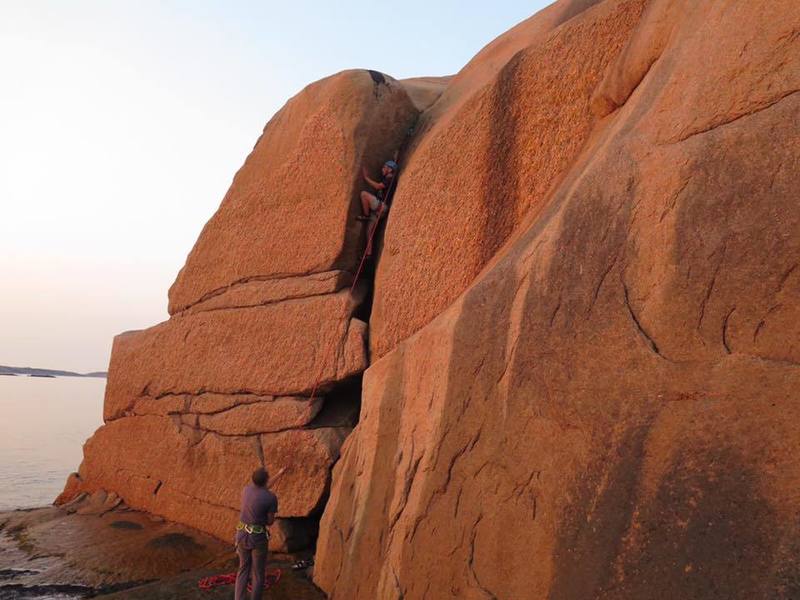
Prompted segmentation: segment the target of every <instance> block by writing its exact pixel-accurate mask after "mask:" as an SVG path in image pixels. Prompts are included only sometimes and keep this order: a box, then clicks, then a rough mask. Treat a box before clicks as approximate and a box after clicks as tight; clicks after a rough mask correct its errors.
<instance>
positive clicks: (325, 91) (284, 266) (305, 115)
mask: <svg viewBox="0 0 800 600" xmlns="http://www.w3.org/2000/svg"><path fill="white" fill-rule="evenodd" d="M416 118H417V109H416V108H415V107H414V105H413V103H412V102H411V100H410V98H409V97H408V94H407V92H406V90H405V88H404V86H403V85H401V84H400V83H398V82H397V81H395V80H394V79H392V78H390V77H388V76H386V75H383V74H381V73H377V72H375V71H363V70H356V71H345V72H343V73H339V74H338V75H334V76H332V77H328V78H326V79H323V80H321V81H318V82H316V83H313V84H311V85H309V86H308V87H306V88H305V89H304V90H303V91H302V92H300V93H299V94H298V95H297V96H295V97H294V98H292V99H291V100H289V102H287V103H286V106H284V107H283V108H282V109H281V110H280V111H278V113H276V114H275V116H274V117H273V118H272V119H271V120H270V122H269V123H267V126H266V127H265V128H264V133H263V134H262V136H261V138H260V139H259V140H258V143H257V144H256V146H255V148H253V152H252V153H251V154H250V156H249V157H248V158H247V160H246V161H245V163H244V165H243V166H242V168H241V169H240V170H239V172H238V173H237V174H236V177H234V179H233V184H232V185H231V188H230V190H229V191H228V193H227V194H226V196H225V199H224V200H223V201H222V204H221V206H220V207H219V210H218V211H217V212H216V214H215V215H214V216H213V217H212V218H211V220H210V221H209V222H208V223H207V224H206V226H205V227H204V228H203V232H202V233H201V234H200V237H199V238H198V240H197V242H196V243H195V246H194V248H193V249H192V251H191V253H190V254H189V257H188V258H187V259H186V265H185V266H184V267H183V269H181V272H180V273H179V274H178V278H177V279H176V280H175V283H174V284H173V285H172V287H171V288H170V291H169V312H170V314H174V313H176V312H180V311H182V310H185V309H186V308H188V307H191V306H192V305H194V304H195V303H197V302H200V301H202V300H204V299H207V298H209V297H212V296H216V295H219V294H221V293H223V292H235V291H236V288H237V286H239V285H241V284H243V283H247V282H249V281H253V280H266V281H269V280H273V279H282V278H286V277H289V276H298V275H310V274H316V273H321V272H324V271H333V270H336V269H352V264H353V262H355V261H356V260H357V255H358V254H360V250H361V246H360V235H359V234H360V232H361V229H362V225H361V224H360V223H357V222H355V221H354V219H353V217H355V215H357V214H358V212H357V210H359V209H358V207H357V205H356V202H355V200H356V197H357V194H358V191H359V190H361V189H362V180H361V166H362V164H366V165H367V166H368V167H370V168H376V167H377V166H378V165H380V164H382V162H383V161H384V160H385V159H386V157H387V156H392V155H393V154H394V152H395V151H397V150H398V149H399V147H400V145H401V144H402V142H403V141H404V139H405V137H406V134H407V132H408V129H409V128H410V127H411V126H413V124H414V122H415V121H416Z"/></svg>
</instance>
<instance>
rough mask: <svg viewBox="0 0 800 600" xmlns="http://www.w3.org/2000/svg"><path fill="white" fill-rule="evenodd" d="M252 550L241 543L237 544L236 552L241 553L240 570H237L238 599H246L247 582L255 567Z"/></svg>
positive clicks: (236, 594) (236, 595) (235, 594)
mask: <svg viewBox="0 0 800 600" xmlns="http://www.w3.org/2000/svg"><path fill="white" fill-rule="evenodd" d="M251 552H252V551H251V550H248V549H246V548H242V546H241V545H237V546H236V554H238V555H239V570H238V571H237V572H236V591H235V592H234V596H235V599H236V600H245V593H246V592H247V582H248V581H249V579H250V571H252V569H253V564H252V563H253V560H252V556H251Z"/></svg>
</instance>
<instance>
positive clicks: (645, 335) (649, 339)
mask: <svg viewBox="0 0 800 600" xmlns="http://www.w3.org/2000/svg"><path fill="white" fill-rule="evenodd" d="M622 291H623V295H624V297H625V308H627V309H628V315H629V316H630V318H631V321H633V324H634V325H636V330H637V331H638V332H639V334H640V335H641V337H642V339H644V341H645V343H646V344H647V347H648V348H650V350H652V351H653V353H654V354H655V355H656V356H658V357H659V358H661V359H664V360H666V357H664V355H662V354H661V352H660V351H659V349H658V345H657V344H656V342H655V340H654V339H653V338H652V337H650V334H649V333H647V331H645V329H644V327H642V324H641V322H639V318H638V317H637V316H636V313H635V312H634V311H633V308H632V307H631V301H630V297H629V295H628V286H627V285H626V284H625V282H624V281H623V282H622Z"/></svg>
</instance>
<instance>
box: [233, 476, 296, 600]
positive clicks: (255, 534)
mask: <svg viewBox="0 0 800 600" xmlns="http://www.w3.org/2000/svg"><path fill="white" fill-rule="evenodd" d="M285 470H286V469H281V470H280V471H279V472H278V474H277V475H276V476H275V477H274V478H273V480H272V482H273V483H274V482H275V481H277V480H278V478H279V477H280V476H281V475H282V474H283V472H284V471H285ZM269 483H270V479H269V473H267V470H266V469H263V468H259V469H256V470H255V471H253V476H252V483H250V484H248V485H247V486H245V488H244V490H242V510H241V512H240V513H239V524H238V525H237V526H236V542H235V543H236V554H238V555H239V571H238V572H237V573H236V600H243V599H244V597H245V591H246V590H247V584H248V582H249V583H251V584H252V586H253V590H252V592H251V595H250V598H252V600H261V595H262V594H263V593H264V568H265V566H266V564H267V544H268V543H269V529H268V528H269V526H270V525H272V524H273V523H274V522H275V514H276V513H277V512H278V497H277V496H276V495H275V494H274V493H272V491H270V489H269V487H268V485H269Z"/></svg>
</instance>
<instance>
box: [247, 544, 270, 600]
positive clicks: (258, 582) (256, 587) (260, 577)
mask: <svg viewBox="0 0 800 600" xmlns="http://www.w3.org/2000/svg"><path fill="white" fill-rule="evenodd" d="M266 566H267V546H266V544H265V545H264V546H261V547H259V548H255V549H254V550H253V574H252V575H251V581H252V582H253V592H252V594H251V596H250V598H252V600H261V596H262V595H263V594H264V569H265V568H266Z"/></svg>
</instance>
